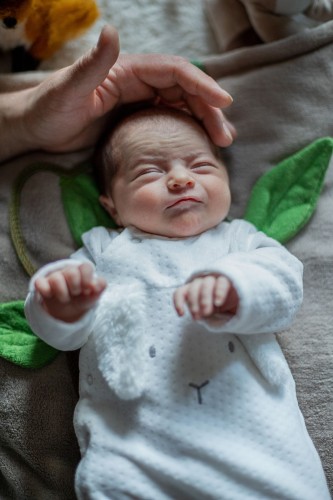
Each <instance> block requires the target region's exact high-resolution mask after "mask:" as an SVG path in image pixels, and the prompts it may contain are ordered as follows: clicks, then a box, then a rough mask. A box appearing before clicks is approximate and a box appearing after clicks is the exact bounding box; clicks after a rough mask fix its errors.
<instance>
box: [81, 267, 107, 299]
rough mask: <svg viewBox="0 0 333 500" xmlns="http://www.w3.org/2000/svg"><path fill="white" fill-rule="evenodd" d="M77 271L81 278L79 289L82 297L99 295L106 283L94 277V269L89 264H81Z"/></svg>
mask: <svg viewBox="0 0 333 500" xmlns="http://www.w3.org/2000/svg"><path fill="white" fill-rule="evenodd" d="M78 269H79V272H80V277H81V289H82V293H83V294H84V295H94V294H99V293H100V292H102V291H103V290H104V289H105V287H106V281H105V280H104V279H103V278H100V277H96V276H95V275H94V268H93V266H92V265H91V264H89V262H85V263H84V264H81V265H80V266H79V268H78Z"/></svg>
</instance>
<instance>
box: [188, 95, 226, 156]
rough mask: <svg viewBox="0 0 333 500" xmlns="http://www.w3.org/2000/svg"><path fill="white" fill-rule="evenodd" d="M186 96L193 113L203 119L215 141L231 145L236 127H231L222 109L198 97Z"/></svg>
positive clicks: (222, 145) (218, 143)
mask: <svg viewBox="0 0 333 500" xmlns="http://www.w3.org/2000/svg"><path fill="white" fill-rule="evenodd" d="M184 97H185V101H186V103H187V105H188V107H189V109H190V110H191V112H192V113H193V115H195V116H196V117H197V118H198V119H199V120H201V121H202V124H203V126H204V128H205V129H206V130H207V132H208V135H209V136H210V138H211V139H212V141H213V143H214V144H216V145H217V146H221V147H226V146H230V144H231V143H232V142H233V136H234V134H235V129H234V128H233V127H232V128H231V127H230V123H229V122H228V121H227V120H226V119H225V117H224V115H223V113H222V111H221V110H220V109H219V108H215V107H213V106H210V105H208V104H207V103H205V102H204V101H203V100H202V99H200V98H198V97H193V96H187V97H186V96H184Z"/></svg>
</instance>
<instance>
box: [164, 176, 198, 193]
mask: <svg viewBox="0 0 333 500" xmlns="http://www.w3.org/2000/svg"><path fill="white" fill-rule="evenodd" d="M194 184H195V183H194V179H192V178H191V177H190V176H189V175H177V176H176V175H173V176H170V178H169V179H168V188H169V189H171V190H177V189H190V188H193V187H194Z"/></svg>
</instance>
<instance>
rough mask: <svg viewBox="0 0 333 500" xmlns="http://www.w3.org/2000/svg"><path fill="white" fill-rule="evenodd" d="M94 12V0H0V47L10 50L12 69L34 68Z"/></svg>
mask: <svg viewBox="0 0 333 500" xmlns="http://www.w3.org/2000/svg"><path fill="white" fill-rule="evenodd" d="M98 15H99V12H98V8H97V5H96V3H95V1H94V0H0V50H3V51H12V52H13V71H20V70H27V69H34V68H35V67H37V66H38V64H39V62H40V61H42V60H44V59H47V58H49V57H51V56H52V55H53V54H54V53H55V52H56V51H57V50H58V49H60V48H61V46H62V45H63V44H64V43H65V42H67V41H68V40H70V39H72V38H75V37H76V36H79V35H81V34H82V33H83V32H84V31H85V30H86V29H87V28H88V27H90V26H91V25H92V24H93V23H94V21H95V20H96V19H97V17H98ZM22 56H23V60H22Z"/></svg>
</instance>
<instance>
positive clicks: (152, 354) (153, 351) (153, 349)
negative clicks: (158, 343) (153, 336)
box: [149, 345, 156, 358]
mask: <svg viewBox="0 0 333 500" xmlns="http://www.w3.org/2000/svg"><path fill="white" fill-rule="evenodd" d="M149 356H150V357H151V358H155V357H156V347H155V346H154V345H151V346H150V347H149Z"/></svg>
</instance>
